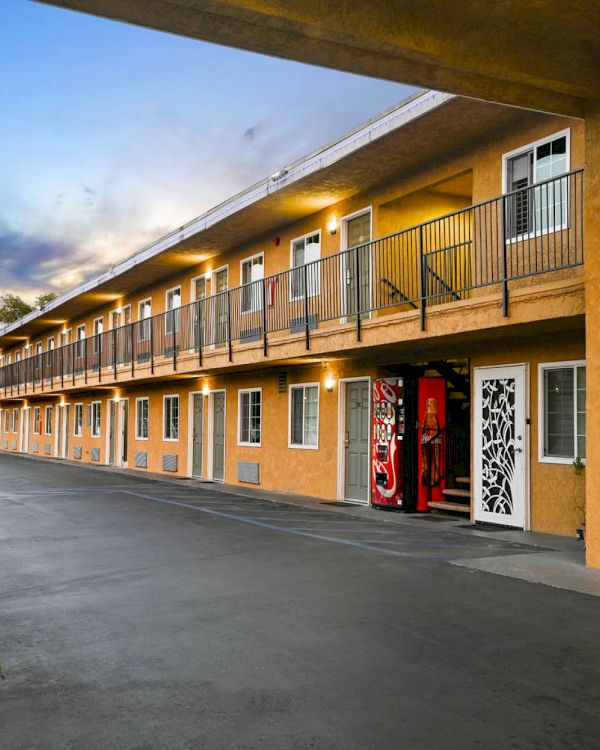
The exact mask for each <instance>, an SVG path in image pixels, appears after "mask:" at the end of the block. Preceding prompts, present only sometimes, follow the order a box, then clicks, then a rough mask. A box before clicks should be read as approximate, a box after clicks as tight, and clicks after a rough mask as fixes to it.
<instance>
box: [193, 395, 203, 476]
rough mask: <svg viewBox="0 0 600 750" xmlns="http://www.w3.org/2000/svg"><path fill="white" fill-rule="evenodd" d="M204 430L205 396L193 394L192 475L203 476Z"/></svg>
mask: <svg viewBox="0 0 600 750" xmlns="http://www.w3.org/2000/svg"><path fill="white" fill-rule="evenodd" d="M203 432H204V396H203V395H202V394H201V393H194V394H193V395H192V476H193V477H196V478H198V479H201V478H202V443H203V437H204V435H203Z"/></svg>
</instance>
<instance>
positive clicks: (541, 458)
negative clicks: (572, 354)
mask: <svg viewBox="0 0 600 750" xmlns="http://www.w3.org/2000/svg"><path fill="white" fill-rule="evenodd" d="M585 366H586V361H585V359H573V360H566V361H563V362H540V363H539V364H538V462H539V463H541V464H563V465H571V464H572V463H573V461H574V460H575V457H576V454H575V455H573V458H565V457H562V456H546V455H545V454H544V437H545V434H546V431H545V427H546V425H545V416H546V415H545V406H546V403H545V398H544V372H545V371H546V370H561V369H564V368H566V367H569V368H571V369H573V370H576V368H577V367H585ZM573 385H574V390H575V392H577V378H575V382H574V384H573ZM586 390H587V389H586ZM574 412H575V413H574V417H573V418H574V421H575V441H577V409H575V410H574ZM586 439H587V425H586ZM573 448H574V449H575V448H576V445H573ZM582 463H584V464H585V463H586V459H585V458H583V459H582Z"/></svg>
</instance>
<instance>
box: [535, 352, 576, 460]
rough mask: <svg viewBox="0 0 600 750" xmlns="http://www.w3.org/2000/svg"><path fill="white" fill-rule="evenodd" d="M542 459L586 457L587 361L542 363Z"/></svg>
mask: <svg viewBox="0 0 600 750" xmlns="http://www.w3.org/2000/svg"><path fill="white" fill-rule="evenodd" d="M539 373H540V418H541V424H540V460H541V461H549V462H554V463H571V461H573V459H574V458H575V457H576V456H579V457H580V458H585V453H586V451H585V421H586V415H585V362H582V361H581V362H557V363H551V364H544V365H540V370H539Z"/></svg>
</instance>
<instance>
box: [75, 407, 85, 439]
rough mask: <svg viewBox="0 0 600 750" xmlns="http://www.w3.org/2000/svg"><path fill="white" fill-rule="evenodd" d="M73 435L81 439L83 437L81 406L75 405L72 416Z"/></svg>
mask: <svg viewBox="0 0 600 750" xmlns="http://www.w3.org/2000/svg"><path fill="white" fill-rule="evenodd" d="M73 435H75V437H81V436H82V435H83V404H75V412H74V414H73Z"/></svg>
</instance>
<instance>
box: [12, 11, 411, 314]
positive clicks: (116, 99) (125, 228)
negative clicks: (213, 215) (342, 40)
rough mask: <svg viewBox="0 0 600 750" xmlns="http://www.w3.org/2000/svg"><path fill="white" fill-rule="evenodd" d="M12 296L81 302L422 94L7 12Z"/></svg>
mask: <svg viewBox="0 0 600 750" xmlns="http://www.w3.org/2000/svg"><path fill="white" fill-rule="evenodd" d="M0 50H1V62H2V64H1V65H0V101H1V102H2V107H1V109H0V294H3V293H6V292H12V293H15V294H20V295H21V296H23V297H24V298H26V299H27V300H29V301H32V299H33V297H34V296H35V295H37V294H39V293H40V292H45V291H50V290H54V291H66V290H67V289H69V288H70V287H73V286H75V285H76V284H79V283H81V282H82V281H83V280H84V279H86V278H89V277H90V276H92V275H94V274H95V273H97V272H98V271H100V270H102V269H103V268H105V267H106V266H108V265H110V264H111V263H114V262H115V261H118V260H120V259H122V258H124V257H126V256H128V255H130V254H131V253H133V252H135V251H136V250H138V249H139V248H141V247H143V246H144V245H146V244H148V243H149V242H151V241H153V240H155V239H157V238H158V237H160V236H161V235H162V234H165V233H166V232H167V231H169V230H171V229H173V228H175V227H177V226H180V225H181V224H183V223H184V222H186V221H189V220H190V219H192V218H194V217H195V216H197V215H199V214H200V213H202V212H203V211H205V210H207V209H208V208H210V207H211V206H213V205H215V204H217V203H219V202H220V201H221V200H223V199H225V198H227V197H229V196H230V195H233V194H234V193H236V192H238V191H239V190H242V189H243V188H245V187H248V186H249V185H251V184H253V183H254V182H256V181H258V180H260V179H262V178H263V177H265V176H266V175H268V174H271V173H273V172H274V171H276V170H278V169H280V168H281V167H282V166H284V165H286V164H288V163H289V162H291V161H293V160H294V159H296V158H298V157H300V156H302V155H303V154H305V153H308V152H309V151H311V150H313V149H314V148H317V147H318V146H320V145H323V144H325V143H327V142H328V141H330V140H332V139H333V138H336V137H337V136H340V135H342V134H344V133H345V132H346V131H348V130H350V129H352V128H353V127H355V126H356V125H359V124H360V123H361V122H363V121H364V120H367V119H368V118H370V117H372V116H373V115H375V114H377V113H378V112H380V111H382V110H384V109H386V108H387V107H389V106H391V105H393V104H395V103H397V102H399V101H400V100H402V99H403V98H405V97H406V96H407V95H409V94H410V93H412V91H413V89H411V88H409V87H407V86H401V85H399V84H395V83H388V82H383V81H375V80H372V79H369V78H363V77H359V76H352V75H347V74H343V73H340V72H337V71H329V70H323V69H321V68H316V67H311V66H306V65H300V64H298V63H292V62H288V61H283V60H278V59H274V58H269V57H264V56H261V55H255V54H251V53H246V52H241V51H239V50H233V49H228V48H225V47H218V46H216V45H211V44H206V43H203V42H197V41H193V40H189V39H183V38H179V37H175V36H171V35H169V34H162V33H159V32H155V31H151V30H146V29H140V28H136V27H133V26H127V25H125V24H117V23H114V22H111V21H107V20H104V19H98V18H94V17H91V16H85V15H82V14H78V13H73V12H69V11H64V10H60V9H56V8H49V7H47V6H44V5H38V4H37V3H33V2H29V0H2V2H1V3H0Z"/></svg>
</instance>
